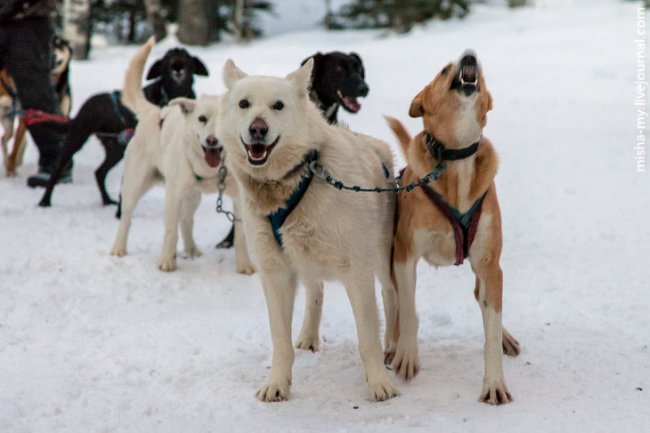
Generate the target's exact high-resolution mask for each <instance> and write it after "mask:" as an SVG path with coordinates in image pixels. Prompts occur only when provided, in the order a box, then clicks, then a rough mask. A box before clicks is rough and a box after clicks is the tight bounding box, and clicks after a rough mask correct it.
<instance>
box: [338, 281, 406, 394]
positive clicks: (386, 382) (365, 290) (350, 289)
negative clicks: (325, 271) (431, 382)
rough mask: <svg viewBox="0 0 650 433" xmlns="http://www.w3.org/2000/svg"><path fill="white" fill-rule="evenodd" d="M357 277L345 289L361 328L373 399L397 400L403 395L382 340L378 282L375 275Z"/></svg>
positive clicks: (364, 361)
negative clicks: (387, 362) (390, 371)
mask: <svg viewBox="0 0 650 433" xmlns="http://www.w3.org/2000/svg"><path fill="white" fill-rule="evenodd" d="M355 271H356V273H355V274H352V275H348V276H347V277H346V278H345V281H344V283H345V289H346V290H347V293H348V298H349V299H350V303H351V304H352V311H353V313H354V320H355V322H356V324H357V336H358V338H359V352H360V353H361V360H362V361H363V366H364V370H365V373H366V381H367V382H368V388H369V391H370V399H371V400H373V401H383V400H388V399H389V398H392V397H395V396H396V395H398V394H399V391H398V390H397V388H395V386H393V382H392V381H391V380H390V377H389V376H388V373H387V371H386V367H385V366H384V356H383V352H382V349H381V342H380V340H379V315H378V313H377V300H376V299H375V284H374V282H375V280H374V276H373V275H372V274H370V275H360V274H359V273H358V271H359V269H355Z"/></svg>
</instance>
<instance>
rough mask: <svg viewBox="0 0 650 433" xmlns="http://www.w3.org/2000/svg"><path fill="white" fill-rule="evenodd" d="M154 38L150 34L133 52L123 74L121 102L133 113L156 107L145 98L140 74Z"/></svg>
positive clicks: (140, 112)
mask: <svg viewBox="0 0 650 433" xmlns="http://www.w3.org/2000/svg"><path fill="white" fill-rule="evenodd" d="M155 42H156V39H155V38H154V37H153V36H152V37H150V38H149V40H148V41H147V42H146V43H145V44H144V45H143V46H142V47H140V49H139V50H138V52H137V53H135V56H133V58H132V59H131V63H129V68H128V69H127V70H126V75H125V76H124V91H123V92H122V104H124V106H125V107H126V108H128V109H129V110H131V111H133V112H134V113H136V114H138V115H141V114H142V113H143V112H144V111H146V110H147V109H149V108H158V107H156V106H155V105H153V104H152V103H151V102H149V101H148V100H147V98H145V96H144V92H143V91H142V84H141V83H142V74H143V72H144V65H145V63H146V62H147V57H149V53H150V52H151V48H153V44H154V43H155Z"/></svg>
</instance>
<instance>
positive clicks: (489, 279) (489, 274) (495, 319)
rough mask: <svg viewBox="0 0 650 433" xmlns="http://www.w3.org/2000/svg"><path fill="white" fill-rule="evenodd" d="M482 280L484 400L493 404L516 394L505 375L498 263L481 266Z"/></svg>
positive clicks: (501, 402)
mask: <svg viewBox="0 0 650 433" xmlns="http://www.w3.org/2000/svg"><path fill="white" fill-rule="evenodd" d="M477 277H478V279H479V291H478V292H479V293H478V302H479V305H480V306H481V313H482V315H483V327H484V330H485V348H484V356H485V375H484V377H483V390H482V392H481V397H480V400H481V401H483V402H485V403H489V404H505V403H510V402H511V401H512V396H511V395H510V391H508V387H507V386H506V381H505V378H504V376H503V348H502V335H503V331H502V326H501V295H502V289H503V273H502V271H501V267H500V266H499V265H498V264H495V265H493V266H489V267H487V268H483V267H479V269H477Z"/></svg>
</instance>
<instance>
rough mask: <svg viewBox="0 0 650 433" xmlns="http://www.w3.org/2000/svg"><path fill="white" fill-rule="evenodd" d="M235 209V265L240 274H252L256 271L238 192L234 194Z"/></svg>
mask: <svg viewBox="0 0 650 433" xmlns="http://www.w3.org/2000/svg"><path fill="white" fill-rule="evenodd" d="M232 204H233V210H234V212H235V217H237V220H236V221H235V266H236V267H237V272H239V273H240V274H245V275H250V274H254V273H255V266H254V265H253V262H251V259H250V257H249V256H248V247H247V246H246V234H245V233H244V225H243V223H242V222H243V215H242V214H241V206H240V205H239V197H238V196H237V194H235V195H233V196H232Z"/></svg>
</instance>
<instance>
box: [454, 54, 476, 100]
mask: <svg viewBox="0 0 650 433" xmlns="http://www.w3.org/2000/svg"><path fill="white" fill-rule="evenodd" d="M457 68H458V69H457V70H458V75H457V76H456V77H455V78H454V81H453V83H452V88H453V89H455V90H456V91H457V92H458V93H461V94H463V95H465V96H470V95H472V94H473V93H474V92H476V91H478V90H479V89H478V78H479V74H480V69H479V65H478V60H477V58H476V54H475V53H474V52H473V51H467V52H466V53H465V54H463V56H462V57H461V59H460V61H459V62H458V66H457Z"/></svg>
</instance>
